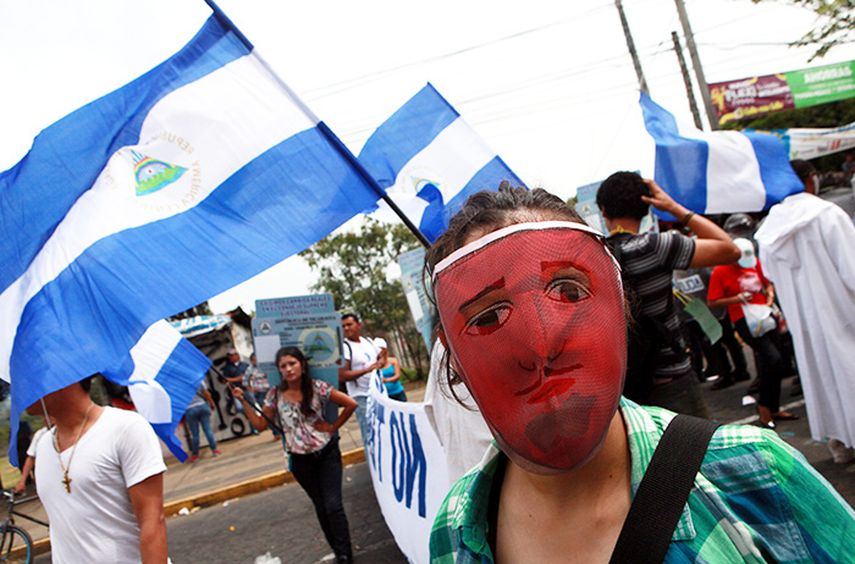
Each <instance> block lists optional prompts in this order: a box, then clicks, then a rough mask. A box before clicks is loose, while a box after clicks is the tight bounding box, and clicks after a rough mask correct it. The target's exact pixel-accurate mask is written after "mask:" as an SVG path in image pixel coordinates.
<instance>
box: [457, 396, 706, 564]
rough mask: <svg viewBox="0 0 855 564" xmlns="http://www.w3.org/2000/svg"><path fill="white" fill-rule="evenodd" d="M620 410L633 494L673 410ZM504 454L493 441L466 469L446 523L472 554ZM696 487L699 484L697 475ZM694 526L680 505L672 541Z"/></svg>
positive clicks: (480, 548)
mask: <svg viewBox="0 0 855 564" xmlns="http://www.w3.org/2000/svg"><path fill="white" fill-rule="evenodd" d="M620 411H621V414H622V415H623V420H624V423H625V424H626V429H627V441H628V443H629V452H630V458H631V461H632V470H631V483H632V497H633V498H635V493H636V491H637V490H638V486H639V484H640V483H641V478H642V477H643V476H644V472H645V471H646V470H647V467H648V466H649V465H650V460H651V459H652V458H653V451H654V450H655V449H656V445H658V444H659V439H661V438H662V433H664V432H665V428H666V427H667V426H668V424H669V423H670V422H671V419H673V418H674V415H675V414H673V413H671V412H668V411H666V410H659V409H653V410H651V409H650V408H648V409H642V408H641V407H640V406H639V405H638V404H636V403H634V402H632V401H630V400H628V399H626V398H621V402H620ZM501 456H503V455H502V453H501V451H500V450H499V448H498V447H497V446H496V443H495V441H494V442H493V443H492V444H491V445H490V447H489V449H488V450H487V452H486V453H485V454H484V457H483V458H482V459H481V462H479V463H478V465H477V466H476V467H475V468H473V469H472V470H470V471H469V473H468V474H467V477H466V478H464V479H467V481H468V484H467V485H466V488H465V490H464V492H463V494H462V498H463V499H462V500H461V502H460V503H459V504H458V505H457V509H456V511H455V514H454V515H453V516H452V517H451V519H450V523H449V526H450V527H451V528H454V529H457V530H459V531H460V533H461V535H460V539H461V540H462V541H463V544H465V545H466V547H467V549H469V550H471V551H472V552H473V553H475V554H484V553H486V552H487V551H488V550H489V549H488V543H487V530H486V528H487V523H488V516H487V510H488V506H489V500H490V488H491V487H492V484H493V477H494V476H495V474H496V469H497V468H498V465H499V460H500V457H501ZM695 486H696V487H698V482H697V478H696V479H695ZM695 535H696V532H695V527H694V525H693V523H692V515H691V512H690V511H689V507H688V505H687V506H686V507H685V508H683V514H682V516H681V517H680V521H679V522H678V523H677V527H676V528H675V529H674V534H673V536H672V537H671V538H672V540H673V541H685V540H692V539H694V538H695Z"/></svg>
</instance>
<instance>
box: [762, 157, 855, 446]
mask: <svg viewBox="0 0 855 564" xmlns="http://www.w3.org/2000/svg"><path fill="white" fill-rule="evenodd" d="M791 164H792V166H793V169H794V170H795V171H796V173H797V174H798V175H799V177H800V178H801V179H802V182H804V183H805V192H803V193H799V194H794V195H792V196H789V197H788V198H786V199H785V200H784V201H782V202H781V203H779V204H777V205H775V206H773V207H772V209H771V210H770V211H769V215H768V217H767V218H766V220H765V221H764V222H763V224H762V225H761V227H760V229H759V230H758V231H757V233H756V234H755V236H754V237H755V239H756V241H757V243H758V244H759V247H760V260H761V261H762V262H763V269H764V271H765V274H766V276H767V277H768V278H769V279H770V280H772V281H773V282H774V283H775V289H776V290H777V294H778V300H779V302H780V304H781V308H782V310H783V314H784V318H785V319H786V321H787V324H788V325H789V328H790V332H791V334H792V337H793V345H794V348H795V353H796V362H797V363H798V368H799V375H800V376H801V382H802V388H803V390H804V396H805V404H806V407H807V414H808V423H809V425H810V431H811V437H812V438H813V439H815V440H825V439H829V443H828V446H829V449H830V450H831V452H832V455H833V458H834V460H835V462H840V463H845V462H848V461H850V460H852V459H853V457H855V451H853V449H852V447H853V446H855V225H853V223H852V219H851V218H850V217H849V216H848V215H846V213H845V212H844V211H843V210H842V209H841V208H840V207H838V206H837V205H835V204H833V203H831V202H827V201H825V200H822V199H820V198H818V197H817V196H816V195H815V194H816V187H817V186H818V183H817V182H816V176H815V175H816V171H815V170H814V168H813V166H812V165H811V164H810V163H808V162H807V161H793V162H792V163H791Z"/></svg>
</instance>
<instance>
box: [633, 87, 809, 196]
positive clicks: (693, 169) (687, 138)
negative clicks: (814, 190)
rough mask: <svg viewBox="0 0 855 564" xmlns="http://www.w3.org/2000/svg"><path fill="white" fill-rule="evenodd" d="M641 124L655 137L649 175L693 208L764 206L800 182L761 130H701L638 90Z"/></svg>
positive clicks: (782, 151) (776, 142)
mask: <svg viewBox="0 0 855 564" xmlns="http://www.w3.org/2000/svg"><path fill="white" fill-rule="evenodd" d="M639 103H640V104H641V111H642V113H643V115H644V126H645V127H646V128H647V131H648V133H650V135H651V136H652V137H653V140H654V141H655V142H656V168H655V175H654V178H655V179H656V182H657V183H658V184H659V185H660V186H662V188H663V189H664V190H665V191H666V192H668V194H670V195H671V197H672V198H674V199H675V200H676V201H677V202H679V203H681V204H683V205H684V206H686V207H687V208H688V209H690V210H692V211H694V212H697V213H736V212H754V211H761V210H766V209H769V208H770V207H772V206H773V205H775V204H776V203H778V202H780V201H781V200H783V199H784V198H786V197H787V196H789V195H791V194H795V193H797V192H801V191H803V190H804V185H803V184H802V183H801V181H800V180H799V179H798V177H797V176H796V174H795V173H794V172H793V169H792V167H791V166H790V163H789V158H788V154H787V149H786V147H785V146H784V144H783V143H782V142H781V140H780V139H778V138H777V137H775V136H774V135H769V134H765V133H743V132H738V131H713V132H704V131H700V130H698V129H696V128H694V127H692V126H689V125H686V124H682V123H679V122H677V120H675V119H674V116H673V115H671V113H670V112H668V111H667V110H666V109H664V108H663V107H661V106H659V105H658V104H656V103H655V102H654V101H653V100H651V99H650V97H649V96H648V95H647V94H645V93H642V94H641V99H640V102H639Z"/></svg>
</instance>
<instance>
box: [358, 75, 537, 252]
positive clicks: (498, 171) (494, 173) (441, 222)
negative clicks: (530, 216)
mask: <svg viewBox="0 0 855 564" xmlns="http://www.w3.org/2000/svg"><path fill="white" fill-rule="evenodd" d="M359 162H360V163H362V165H363V166H364V167H365V168H366V169H367V170H368V172H369V173H371V175H372V176H373V177H374V179H375V180H377V182H378V184H380V186H381V187H382V188H384V189H386V193H387V194H388V195H389V196H390V197H391V198H392V200H393V201H394V202H395V203H396V204H397V205H398V207H400V208H401V210H402V211H403V212H404V214H405V215H406V216H407V217H408V218H409V219H410V220H411V221H412V222H413V223H414V224H415V225H417V226H418V227H419V230H420V231H421V232H422V233H423V234H424V235H425V237H427V238H428V239H429V240H430V241H431V242H433V241H435V240H436V238H437V237H439V236H440V235H441V234H442V233H443V232H444V231H445V229H446V228H447V227H448V221H449V220H450V219H451V217H452V216H453V215H454V214H455V213H456V212H457V211H458V210H459V209H460V208H461V207H462V206H463V204H464V202H465V201H466V198H468V197H469V196H470V195H471V194H474V193H475V192H480V191H482V190H497V189H498V188H499V184H500V183H501V182H502V181H503V180H507V181H508V182H509V183H510V184H511V185H512V186H524V184H523V182H522V181H521V180H520V179H519V178H518V177H517V176H516V175H515V174H514V173H513V171H511V169H510V168H508V166H507V165H506V164H505V163H504V162H503V161H502V159H501V158H499V157H498V156H497V155H496V153H495V152H493V151H491V150H490V148H489V147H487V145H486V144H485V143H484V141H483V140H482V139H481V138H480V137H479V136H478V134H477V133H475V131H474V130H473V129H472V128H471V127H469V125H468V124H467V123H466V122H464V121H463V119H462V118H461V117H460V114H458V113H457V111H455V109H454V108H452V107H451V105H450V104H449V103H448V102H447V101H446V100H445V98H443V97H442V96H441V95H440V94H439V92H437V91H436V89H434V87H433V86H431V85H430V84H428V85H427V86H425V87H424V88H422V89H421V90H420V91H419V92H418V94H416V95H415V96H413V97H412V98H410V100H409V101H407V103H406V104H404V105H403V106H401V108H400V109H398V111H396V112H395V113H394V114H392V117H390V118H389V119H387V120H386V121H385V122H383V124H382V125H381V126H380V127H378V128H377V130H376V131H375V132H374V133H373V134H372V135H371V137H370V138H369V139H368V141H367V142H366V143H365V146H364V147H363V148H362V152H360V153H359Z"/></svg>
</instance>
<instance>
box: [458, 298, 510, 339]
mask: <svg viewBox="0 0 855 564" xmlns="http://www.w3.org/2000/svg"><path fill="white" fill-rule="evenodd" d="M511 311H512V308H511V304H509V303H508V302H499V303H497V304H494V305H491V306H490V307H488V308H487V309H485V310H484V311H481V312H479V313H477V314H476V315H474V316H473V317H472V318H471V319H470V320H469V321H467V322H466V327H464V329H463V332H464V333H466V334H467V335H489V334H490V333H492V332H494V331H496V330H498V329H500V328H501V327H502V325H504V324H505V323H506V322H507V321H508V318H509V317H510V316H511Z"/></svg>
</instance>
